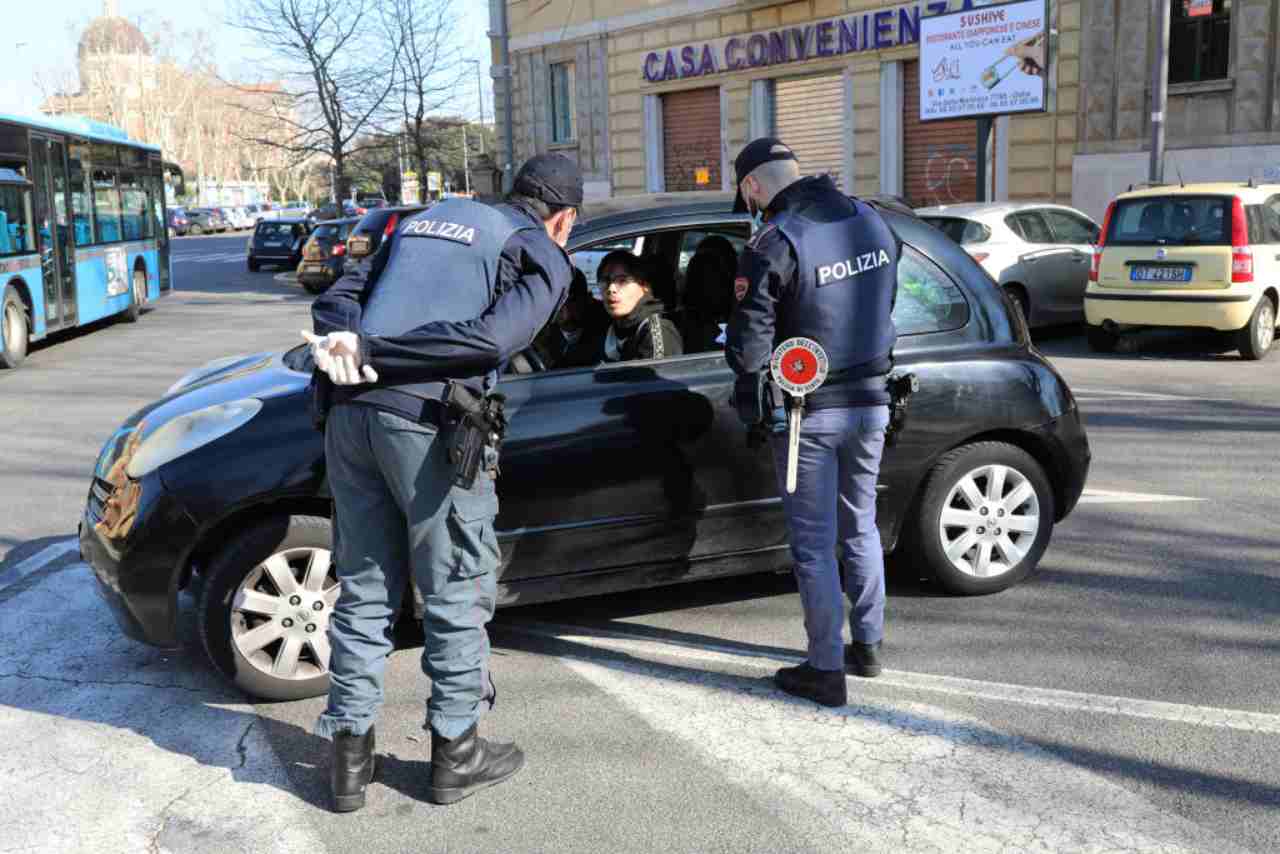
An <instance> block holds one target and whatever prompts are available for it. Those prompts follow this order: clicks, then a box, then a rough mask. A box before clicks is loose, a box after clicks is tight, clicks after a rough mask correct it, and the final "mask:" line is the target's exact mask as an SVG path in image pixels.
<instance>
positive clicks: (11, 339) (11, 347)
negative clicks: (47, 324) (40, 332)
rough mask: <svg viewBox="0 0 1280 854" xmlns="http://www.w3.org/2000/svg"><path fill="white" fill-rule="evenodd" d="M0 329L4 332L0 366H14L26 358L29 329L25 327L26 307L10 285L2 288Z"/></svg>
mask: <svg viewBox="0 0 1280 854" xmlns="http://www.w3.org/2000/svg"><path fill="white" fill-rule="evenodd" d="M0 324H3V326H0V329H2V330H3V332H4V347H3V349H0V367H5V368H16V367H18V365H21V364H22V360H23V359H25V358H27V341H28V338H29V336H30V332H31V330H30V329H28V327H27V308H26V306H25V305H24V304H23V302H22V298H21V297H19V296H18V291H17V289H16V288H14V287H13V286H12V285H10V286H9V287H6V288H5V289H4V302H3V307H0Z"/></svg>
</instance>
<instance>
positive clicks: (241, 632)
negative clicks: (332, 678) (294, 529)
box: [231, 548, 340, 680]
mask: <svg viewBox="0 0 1280 854" xmlns="http://www.w3.org/2000/svg"><path fill="white" fill-rule="evenodd" d="M339 590H340V587H339V585H338V578H337V576H336V575H335V573H334V569H333V562H332V560H331V556H330V553H329V550H328V549H316V548H298V549H288V550H286V551H282V552H277V553H276V554H273V555H272V556H271V557H269V558H267V559H266V560H264V561H263V562H262V563H260V564H258V565H257V566H256V567H254V568H253V569H252V570H250V572H249V574H248V575H246V576H245V579H244V581H243V582H241V584H240V587H239V589H237V590H236V595H235V599H234V600H232V603H231V640H232V643H234V644H235V645H236V649H237V650H239V652H240V655H241V656H243V657H244V659H245V660H246V661H248V662H249V663H250V664H251V665H252V666H253V667H254V669H256V670H258V671H259V672H261V673H263V674H265V675H267V676H270V677H272V678H274V679H290V680H294V679H312V678H314V677H316V676H322V675H324V674H325V673H327V672H329V615H330V614H331V613H332V612H333V606H334V605H335V604H337V601H338V593H339Z"/></svg>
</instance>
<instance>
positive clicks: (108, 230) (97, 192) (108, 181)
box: [93, 163, 121, 243]
mask: <svg viewBox="0 0 1280 854" xmlns="http://www.w3.org/2000/svg"><path fill="white" fill-rule="evenodd" d="M94 166H95V168H94V170H93V214H94V222H95V224H96V226H97V234H96V235H95V236H96V237H97V242H98V243H113V242H115V241H117V240H120V239H121V238H120V231H121V229H120V194H119V193H118V192H117V191H116V175H115V170H114V169H111V170H107V169H98V168H96V167H97V164H96V163H95V164H94Z"/></svg>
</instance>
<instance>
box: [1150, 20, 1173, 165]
mask: <svg viewBox="0 0 1280 854" xmlns="http://www.w3.org/2000/svg"><path fill="white" fill-rule="evenodd" d="M1151 7H1152V11H1153V12H1154V13H1155V16H1156V56H1155V62H1154V63H1152V66H1151V170H1150V172H1151V174H1150V176H1149V177H1150V180H1151V183H1153V184H1160V183H1163V182H1164V119H1165V112H1166V111H1167V110H1168V107H1169V9H1170V3H1169V0H1151Z"/></svg>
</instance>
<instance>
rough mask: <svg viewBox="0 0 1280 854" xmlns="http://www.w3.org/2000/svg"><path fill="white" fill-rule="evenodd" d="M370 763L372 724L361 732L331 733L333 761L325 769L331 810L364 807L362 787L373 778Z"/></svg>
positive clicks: (344, 810)
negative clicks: (353, 733) (327, 769)
mask: <svg viewBox="0 0 1280 854" xmlns="http://www.w3.org/2000/svg"><path fill="white" fill-rule="evenodd" d="M373 765H374V759H373V727H369V731H368V732H366V733H365V734H364V735H352V734H351V733H349V732H339V733H334V736H333V764H332V765H330V770H329V787H330V789H331V790H332V792H333V811H334V812H351V811H352V810H358V809H360V808H361V807H362V806H364V790H365V787H366V786H368V785H369V781H370V780H372V779H373Z"/></svg>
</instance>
